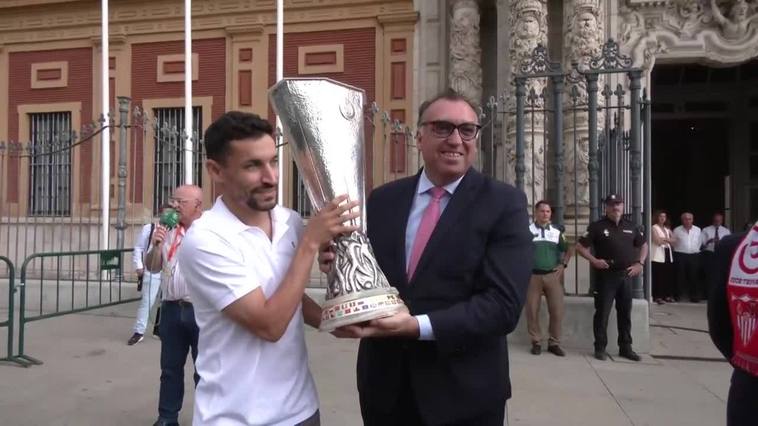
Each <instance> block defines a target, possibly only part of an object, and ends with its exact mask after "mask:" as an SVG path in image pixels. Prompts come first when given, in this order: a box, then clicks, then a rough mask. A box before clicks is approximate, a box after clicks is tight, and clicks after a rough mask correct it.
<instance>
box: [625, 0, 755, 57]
mask: <svg viewBox="0 0 758 426" xmlns="http://www.w3.org/2000/svg"><path fill="white" fill-rule="evenodd" d="M752 3H755V1H753V2H752ZM632 5H633V6H632ZM756 8H758V4H752V5H751V2H750V1H748V0H730V1H728V2H727V1H719V0H669V1H667V2H660V1H649V2H639V1H634V2H631V1H629V0H627V1H626V2H625V4H624V5H623V6H622V7H620V8H619V18H620V22H621V24H620V25H619V33H618V39H619V40H620V41H621V44H622V49H623V50H624V52H625V53H628V54H631V55H632V57H633V58H634V59H635V65H636V66H643V67H644V68H646V69H650V68H651V67H652V66H653V65H654V63H655V59H656V58H657V57H666V58H669V59H678V60H689V61H693V60H699V61H702V60H705V61H706V62H711V63H714V64H719V65H727V64H738V63H741V62H744V61H747V60H750V59H752V58H755V57H757V56H758V11H756ZM640 21H641V22H640Z"/></svg>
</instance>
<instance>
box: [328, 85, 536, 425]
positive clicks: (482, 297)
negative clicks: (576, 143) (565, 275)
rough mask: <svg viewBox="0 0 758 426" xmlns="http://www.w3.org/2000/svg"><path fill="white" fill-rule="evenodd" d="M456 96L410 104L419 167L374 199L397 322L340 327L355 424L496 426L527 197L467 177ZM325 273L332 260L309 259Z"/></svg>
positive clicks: (524, 244) (378, 242)
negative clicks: (354, 347)
mask: <svg viewBox="0 0 758 426" xmlns="http://www.w3.org/2000/svg"><path fill="white" fill-rule="evenodd" d="M475 111H476V110H475V108H474V106H473V105H472V104H471V103H470V102H469V101H467V100H466V99H465V98H464V97H462V96H460V95H458V94H457V93H455V92H452V91H448V92H445V93H443V94H441V95H439V96H437V97H435V98H434V99H432V100H430V101H427V102H425V103H424V104H422V105H421V108H420V111H419V123H418V133H417V135H416V142H417V144H418V148H419V150H420V152H421V156H422V157H423V159H424V164H425V166H424V168H423V169H422V170H421V171H419V173H418V174H416V175H415V176H413V177H408V178H405V179H400V180H397V181H394V182H390V183H388V184H386V185H383V186H381V187H379V188H377V189H375V190H374V191H373V192H372V193H371V195H370V197H369V199H368V202H367V227H368V236H369V238H370V240H371V244H372V246H373V249H374V253H375V255H376V258H377V260H378V262H379V265H380V266H381V268H382V270H383V271H384V273H385V274H386V275H387V278H388V280H389V282H390V283H391V284H392V285H393V286H395V287H396V288H397V289H398V291H399V292H400V297H401V298H402V299H403V301H405V304H406V306H407V307H408V310H409V311H408V312H402V313H399V314H397V315H394V316H392V317H389V318H382V319H378V320H374V321H370V322H369V323H367V324H362V325H358V326H347V327H343V328H340V329H338V330H336V331H335V332H334V334H335V335H337V336H338V337H360V338H362V340H361V343H360V350H359V353H358V367H357V372H358V391H359V393H360V403H361V414H362V416H363V421H364V423H365V424H366V425H382V426H386V425H421V424H425V425H438V424H446V425H483V426H486V425H503V424H504V421H505V417H506V416H505V408H506V400H507V399H508V398H509V397H510V395H511V390H510V380H509V376H508V347H507V343H506V335H507V334H508V333H510V332H511V331H513V329H514V328H515V327H516V324H517V322H518V319H519V314H520V313H521V308H522V306H523V304H524V300H525V297H526V289H527V286H528V282H529V276H530V273H531V267H532V253H533V246H532V243H531V240H532V238H531V234H530V233H529V231H528V229H529V222H528V217H527V210H526V197H525V195H524V193H523V192H520V191H518V190H516V189H515V188H514V187H512V186H510V185H506V184H504V183H501V182H496V181H494V180H492V179H490V178H488V177H486V176H484V175H482V174H481V173H479V172H478V171H476V170H474V169H473V168H472V164H473V162H474V160H475V159H476V154H477V143H478V136H479V131H480V129H481V125H480V124H479V120H478V116H477V114H476V112H475ZM319 258H320V264H321V269H322V271H324V272H327V271H329V270H330V268H331V262H332V261H333V259H334V255H333V253H332V252H331V251H330V250H329V249H324V250H322V252H321V254H320V257H319Z"/></svg>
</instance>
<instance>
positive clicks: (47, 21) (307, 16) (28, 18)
mask: <svg viewBox="0 0 758 426" xmlns="http://www.w3.org/2000/svg"><path fill="white" fill-rule="evenodd" d="M70 3H72V5H71V6H68V7H66V5H56V4H51V5H50V6H49V7H48V8H45V10H44V11H43V12H40V10H39V8H37V7H34V8H32V7H30V8H28V13H26V12H27V10H25V8H21V7H19V8H16V9H15V10H13V13H7V14H0V43H6V44H11V43H25V42H41V41H50V40H71V39H82V38H84V39H89V38H92V37H95V36H97V35H98V34H99V33H100V29H99V27H100V13H99V10H98V9H95V10H92V8H91V7H88V8H86V9H85V8H84V7H82V6H81V5H80V4H77V3H79V2H76V1H71V2H70ZM114 3H115V4H113V5H112V7H111V10H110V12H111V19H110V26H111V33H117V34H129V35H136V34H150V33H159V32H171V31H180V32H181V31H182V29H183V24H182V20H183V16H184V12H183V8H182V6H181V5H180V4H175V2H172V3H171V4H168V3H167V2H164V1H163V0H156V1H153V2H149V3H132V2H114ZM291 3H293V4H291ZM287 6H289V7H287ZM32 9H34V11H32ZM285 10H286V11H287V13H286V17H285V19H286V23H287V24H295V23H306V22H325V21H335V20H354V19H367V18H368V19H370V18H376V17H377V16H386V17H387V18H386V20H387V21H388V22H393V23H394V22H396V21H397V20H400V21H397V22H414V23H415V22H416V20H417V19H418V15H417V14H416V13H415V12H414V11H413V2H412V1H411V0H384V1H379V0H298V1H297V2H296V3H294V2H286V6H285ZM32 12H33V13H32ZM273 12H274V2H273V1H269V2H261V1H257V2H253V1H248V0H226V1H224V2H219V1H217V0H195V3H193V11H192V13H193V30H194V31H203V30H218V29H220V30H226V29H228V28H235V27H245V26H247V27H249V26H253V25H259V26H260V25H267V24H268V25H273V24H274V13H273ZM232 31H235V30H234V29H233V30H232Z"/></svg>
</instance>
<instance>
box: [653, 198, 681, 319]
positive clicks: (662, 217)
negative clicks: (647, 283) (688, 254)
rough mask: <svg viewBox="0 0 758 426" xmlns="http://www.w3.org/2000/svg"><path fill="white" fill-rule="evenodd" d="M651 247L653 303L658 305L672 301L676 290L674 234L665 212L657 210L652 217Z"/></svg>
mask: <svg viewBox="0 0 758 426" xmlns="http://www.w3.org/2000/svg"><path fill="white" fill-rule="evenodd" d="M653 223H654V225H653V232H652V234H651V236H652V239H653V245H652V248H651V250H650V261H651V262H652V265H653V301H654V302H655V303H657V304H659V305H662V304H664V303H666V302H673V301H674V289H675V288H676V286H675V284H676V282H675V277H674V253H673V250H672V248H671V245H672V244H673V243H674V238H675V237H674V233H673V232H672V231H671V224H670V223H669V221H668V215H667V214H666V212H665V211H662V210H659V211H658V212H656V214H655V215H654V216H653Z"/></svg>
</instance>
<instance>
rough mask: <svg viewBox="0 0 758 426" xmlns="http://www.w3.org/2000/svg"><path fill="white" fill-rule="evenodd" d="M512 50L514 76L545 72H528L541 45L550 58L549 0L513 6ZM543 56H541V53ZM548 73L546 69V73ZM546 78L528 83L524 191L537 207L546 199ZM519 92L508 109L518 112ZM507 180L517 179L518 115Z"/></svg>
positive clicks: (511, 126)
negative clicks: (537, 204) (548, 34)
mask: <svg viewBox="0 0 758 426" xmlns="http://www.w3.org/2000/svg"><path fill="white" fill-rule="evenodd" d="M510 15H511V22H510V28H511V32H510V48H509V54H510V58H511V75H514V76H515V75H519V74H521V75H523V74H528V73H536V72H539V71H541V70H537V69H527V68H529V67H528V65H529V64H533V63H535V61H534V60H533V59H534V58H533V57H532V56H533V53H535V49H536V48H537V46H538V45H541V46H542V48H541V50H540V51H541V52H542V53H543V54H544V55H545V58H546V57H547V51H546V50H545V46H547V2H546V0H518V1H514V2H512V3H511V14H510ZM538 54H539V53H538ZM543 71H544V70H543ZM546 87H547V80H546V79H545V78H530V79H528V80H527V82H526V94H527V98H526V99H525V104H526V111H525V117H524V119H525V120H524V121H525V123H527V125H526V128H525V129H524V133H525V146H524V154H525V156H524V163H525V165H526V170H525V173H524V189H525V191H526V194H527V198H528V202H529V203H530V204H533V203H534V202H536V201H537V200H539V199H543V198H545V195H546V194H545V182H544V176H545V161H544V160H545V139H546V138H545V126H544V123H545V116H544V113H543V112H542V111H541V110H542V109H544V107H545V96H544V91H545V89H546ZM515 101H516V98H515V93H511V95H510V96H509V97H508V99H507V101H506V105H507V108H508V109H509V110H512V111H515V106H516V102H515ZM505 152H506V159H505V160H506V168H505V170H506V179H507V180H508V181H509V182H514V181H515V180H516V116H515V115H512V114H509V116H508V137H507V138H506V146H505Z"/></svg>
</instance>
